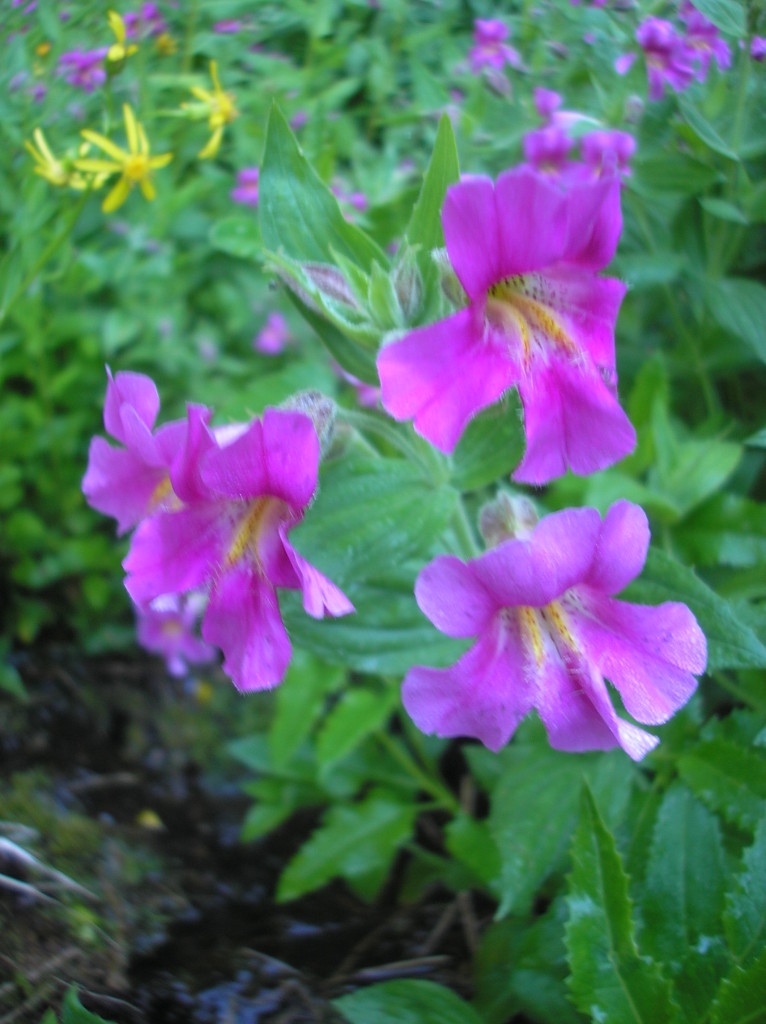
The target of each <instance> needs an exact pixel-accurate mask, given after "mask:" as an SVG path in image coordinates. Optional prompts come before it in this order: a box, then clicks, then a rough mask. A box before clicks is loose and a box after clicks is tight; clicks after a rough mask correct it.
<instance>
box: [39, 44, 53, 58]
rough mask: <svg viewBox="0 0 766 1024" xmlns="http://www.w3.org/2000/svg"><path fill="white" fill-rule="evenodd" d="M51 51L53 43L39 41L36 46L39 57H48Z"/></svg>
mask: <svg viewBox="0 0 766 1024" xmlns="http://www.w3.org/2000/svg"><path fill="white" fill-rule="evenodd" d="M50 52H51V44H50V43H38V45H37V46H36V47H35V53H36V54H37V56H38V57H47V56H48V54H49V53H50Z"/></svg>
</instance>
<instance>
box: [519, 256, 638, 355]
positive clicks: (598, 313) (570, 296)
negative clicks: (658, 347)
mask: <svg viewBox="0 0 766 1024" xmlns="http://www.w3.org/2000/svg"><path fill="white" fill-rule="evenodd" d="M538 289H539V290H540V292H541V297H542V301H543V302H545V304H546V305H547V306H549V307H550V309H551V310H552V312H553V313H554V314H555V315H556V317H557V319H558V320H559V321H560V322H561V325H562V327H563V329H564V330H565V331H566V333H567V334H568V335H569V337H570V338H571V339H572V341H573V342H574V343H575V345H576V346H577V348H578V349H579V350H580V351H581V352H584V353H588V354H589V355H590V357H591V359H592V360H593V362H594V363H595V364H596V366H598V367H599V368H602V369H607V370H610V371H612V372H614V369H615V358H614V328H615V324H616V322H617V315H618V313H619V311H620V305H621V303H622V300H623V297H624V295H625V291H626V288H625V285H624V284H623V283H622V281H618V280H616V278H612V277H596V276H595V275H593V274H590V273H582V272H580V271H579V270H577V269H576V268H573V267H570V266H566V265H564V264H559V265H558V266H556V267H555V268H550V269H549V270H546V272H545V277H544V278H542V279H541V280H540V281H539V283H538Z"/></svg>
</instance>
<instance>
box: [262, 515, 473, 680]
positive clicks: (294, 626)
mask: <svg viewBox="0 0 766 1024" xmlns="http://www.w3.org/2000/svg"><path fill="white" fill-rule="evenodd" d="M291 537H292V534H291ZM414 583H415V571H414V570H413V571H412V573H406V574H404V573H403V574H402V576H401V578H400V579H397V580H390V581H388V582H385V583H380V584H346V586H345V587H344V591H345V593H346V595H347V597H348V599H349V600H350V601H351V602H352V604H353V605H354V608H355V609H356V612H355V614H353V615H345V616H343V617H342V618H338V619H322V620H317V619H312V618H311V617H310V616H308V615H306V613H305V612H304V611H303V607H302V604H301V602H300V599H299V596H298V595H297V594H295V593H291V592H286V593H284V594H281V595H280V598H279V606H280V609H281V611H282V615H283V618H284V620H285V624H286V626H287V630H288V632H289V634H290V636H291V637H292V639H293V641H294V643H296V644H297V645H299V646H302V647H305V648H306V649H307V650H310V651H312V653H314V654H316V655H317V657H320V658H322V659H323V660H325V661H328V662H330V663H332V664H336V665H337V664H343V665H346V666H348V668H350V669H353V670H354V671H357V672H370V673H374V674H380V675H401V674H403V673H404V672H406V671H407V670H408V669H409V668H411V667H412V665H413V664H414V662H415V660H417V662H418V663H419V664H420V663H422V664H424V665H436V666H443V665H449V664H451V663H452V662H454V661H456V660H457V659H458V658H459V657H460V655H461V654H462V653H463V652H464V651H465V649H466V644H465V642H463V641H459V640H453V639H451V638H450V637H446V636H445V635H444V634H443V633H440V632H439V631H438V630H437V629H434V627H433V626H432V625H431V623H430V622H429V621H428V619H427V618H426V617H425V615H423V613H422V612H421V611H420V609H419V608H418V606H417V603H416V601H415V597H414V594H413V587H414ZM415 652H416V655H415Z"/></svg>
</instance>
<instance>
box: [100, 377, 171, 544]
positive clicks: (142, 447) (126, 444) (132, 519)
mask: <svg viewBox="0 0 766 1024" xmlns="http://www.w3.org/2000/svg"><path fill="white" fill-rule="evenodd" d="M106 372H107V378H108V383H107V388H106V400H105V402H104V426H105V428H106V432H107V433H108V434H109V436H110V437H112V438H114V440H115V441H119V442H120V444H121V445H123V447H121V448H115V447H113V446H112V445H110V444H109V442H108V441H105V440H104V438H102V437H94V438H93V440H92V441H91V443H90V450H89V452H88V467H87V470H86V472H85V476H84V478H83V481H82V490H83V494H84V495H85V498H86V499H87V502H88V504H89V505H90V506H91V508H94V509H96V510H97V511H98V512H102V513H103V514H104V515H107V516H112V517H113V518H114V519H116V520H117V533H118V534H123V533H126V532H127V531H128V530H130V529H131V528H132V527H133V526H135V525H136V523H138V522H140V520H141V519H143V518H144V517H145V516H147V515H150V514H151V513H152V512H153V511H154V510H156V509H157V508H161V507H164V506H165V504H167V503H168V502H172V500H173V493H172V489H171V486H170V478H169V474H170V466H171V463H172V462H173V460H174V459H175V458H176V457H177V456H178V455H179V453H180V451H181V449H182V447H183V443H184V439H185V436H186V423H185V422H184V421H181V420H176V421H175V422H172V423H166V424H165V425H164V426H162V427H159V428H158V429H157V430H154V423H155V420H156V419H157V414H158V412H159V409H160V398H159V395H158V393H157V388H156V387H155V385H154V382H153V381H152V380H151V379H150V378H149V377H146V376H144V374H142V373H129V372H122V373H118V374H117V375H116V376H114V377H113V376H112V372H111V370H110V369H109V367H107V370H106Z"/></svg>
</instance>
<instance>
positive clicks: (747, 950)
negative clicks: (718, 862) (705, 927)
mask: <svg viewBox="0 0 766 1024" xmlns="http://www.w3.org/2000/svg"><path fill="white" fill-rule="evenodd" d="M723 924H724V929H725V930H726V939H727V941H728V943H729V948H730V949H731V951H732V954H733V956H734V958H735V960H736V961H737V963H738V964H740V965H745V964H747V963H748V962H749V961H750V960H751V959H752V958H753V957H754V956H755V955H756V954H757V953H759V952H760V951H761V949H762V948H763V946H764V945H766V818H764V819H763V820H761V821H760V822H759V823H758V825H757V826H756V829H755V841H754V842H753V845H752V846H749V847H748V848H747V849H746V850H745V852H744V854H743V856H742V870H741V871H740V873H739V874H738V875H737V876H736V879H735V881H734V887H733V889H731V891H730V892H728V893H727V894H726V910H725V912H724V916H723Z"/></svg>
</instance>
